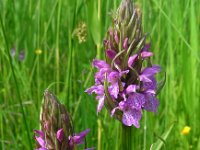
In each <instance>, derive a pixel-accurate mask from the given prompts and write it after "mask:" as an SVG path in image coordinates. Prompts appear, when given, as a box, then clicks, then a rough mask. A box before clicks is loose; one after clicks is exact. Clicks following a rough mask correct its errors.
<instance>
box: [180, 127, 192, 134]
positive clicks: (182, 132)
mask: <svg viewBox="0 0 200 150" xmlns="http://www.w3.org/2000/svg"><path fill="white" fill-rule="evenodd" d="M190 130H191V128H190V127H189V126H185V127H184V128H183V130H182V131H181V134H182V135H187V134H189V133H190Z"/></svg>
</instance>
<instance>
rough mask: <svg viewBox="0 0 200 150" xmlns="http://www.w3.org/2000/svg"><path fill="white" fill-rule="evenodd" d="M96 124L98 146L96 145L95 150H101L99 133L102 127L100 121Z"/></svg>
mask: <svg viewBox="0 0 200 150" xmlns="http://www.w3.org/2000/svg"><path fill="white" fill-rule="evenodd" d="M97 124H98V145H97V150H101V131H102V125H101V120H100V119H97Z"/></svg>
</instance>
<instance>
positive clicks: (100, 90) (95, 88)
mask: <svg viewBox="0 0 200 150" xmlns="http://www.w3.org/2000/svg"><path fill="white" fill-rule="evenodd" d="M85 92H87V93H88V94H92V93H93V92H94V93H96V94H97V95H102V94H104V87H103V85H94V86H91V87H90V88H88V89H86V90H85Z"/></svg>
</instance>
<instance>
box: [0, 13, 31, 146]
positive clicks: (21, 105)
mask: <svg viewBox="0 0 200 150" xmlns="http://www.w3.org/2000/svg"><path fill="white" fill-rule="evenodd" d="M0 21H1V29H2V32H3V37H4V41H5V45H6V52H7V55H8V58H9V63H10V67H11V71H12V75H13V79H14V83H15V86H16V91H17V97H18V101H19V104H20V108H21V113H22V117H23V121H24V125H25V129H26V133H27V138H28V142H29V147H30V149H31V150H32V149H33V146H32V142H31V136H30V133H29V127H28V124H27V120H26V115H25V112H24V107H23V104H22V99H21V93H20V91H19V87H18V83H17V78H16V75H15V71H14V66H13V64H12V58H11V55H10V52H9V46H8V41H7V37H6V34H5V33H6V32H5V28H4V25H3V21H2V16H1V15H0Z"/></svg>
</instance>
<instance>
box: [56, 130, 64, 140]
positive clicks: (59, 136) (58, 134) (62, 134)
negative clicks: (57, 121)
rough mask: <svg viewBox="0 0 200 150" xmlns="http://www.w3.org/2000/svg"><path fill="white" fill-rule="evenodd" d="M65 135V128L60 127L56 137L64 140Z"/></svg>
mask: <svg viewBox="0 0 200 150" xmlns="http://www.w3.org/2000/svg"><path fill="white" fill-rule="evenodd" d="M64 135H65V133H64V131H63V129H60V130H58V131H57V133H56V138H57V139H58V141H60V142H62V141H63V138H64Z"/></svg>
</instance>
